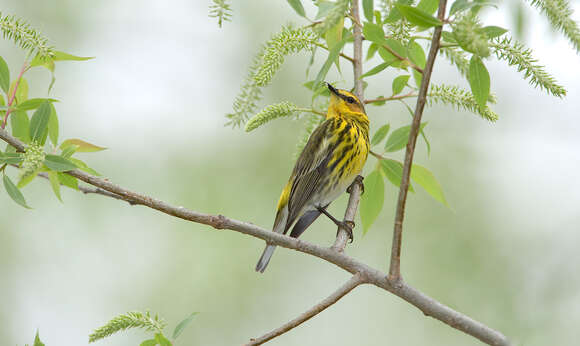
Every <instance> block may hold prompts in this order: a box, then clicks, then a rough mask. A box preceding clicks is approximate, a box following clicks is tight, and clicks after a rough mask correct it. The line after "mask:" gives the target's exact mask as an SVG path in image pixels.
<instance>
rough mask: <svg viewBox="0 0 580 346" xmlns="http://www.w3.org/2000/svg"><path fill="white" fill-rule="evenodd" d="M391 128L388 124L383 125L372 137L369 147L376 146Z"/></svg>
mask: <svg viewBox="0 0 580 346" xmlns="http://www.w3.org/2000/svg"><path fill="white" fill-rule="evenodd" d="M390 128H391V125H390V124H385V125H383V126H381V127H380V128H379V129H378V130H377V132H375V134H374V135H373V139H372V140H371V146H373V145H377V144H379V143H380V142H382V141H383V139H385V137H387V133H389V129H390Z"/></svg>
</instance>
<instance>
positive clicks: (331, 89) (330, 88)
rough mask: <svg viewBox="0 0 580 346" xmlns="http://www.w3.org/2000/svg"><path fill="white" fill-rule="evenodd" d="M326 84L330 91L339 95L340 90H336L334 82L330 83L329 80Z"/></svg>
mask: <svg viewBox="0 0 580 346" xmlns="http://www.w3.org/2000/svg"><path fill="white" fill-rule="evenodd" d="M326 86H328V90H330V92H332V93H333V94H334V95H337V96H338V90H336V88H335V87H333V86H332V84H330V83H328V82H327V83H326Z"/></svg>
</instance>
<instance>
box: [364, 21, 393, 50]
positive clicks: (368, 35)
mask: <svg viewBox="0 0 580 346" xmlns="http://www.w3.org/2000/svg"><path fill="white" fill-rule="evenodd" d="M363 34H364V36H365V39H367V40H369V41H372V42H375V43H377V44H378V45H379V46H382V45H385V44H386V41H387V40H386V39H385V31H384V30H383V27H382V26H380V25H377V24H374V23H368V22H367V23H365V24H364V26H363Z"/></svg>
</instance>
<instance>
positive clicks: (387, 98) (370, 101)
mask: <svg viewBox="0 0 580 346" xmlns="http://www.w3.org/2000/svg"><path fill="white" fill-rule="evenodd" d="M416 96H417V94H415V93H414V92H413V91H410V92H408V93H406V94H400V95H392V96H389V97H377V98H376V99H369V100H364V103H365V104H369V103H374V102H383V101H395V100H402V99H406V98H409V97H416Z"/></svg>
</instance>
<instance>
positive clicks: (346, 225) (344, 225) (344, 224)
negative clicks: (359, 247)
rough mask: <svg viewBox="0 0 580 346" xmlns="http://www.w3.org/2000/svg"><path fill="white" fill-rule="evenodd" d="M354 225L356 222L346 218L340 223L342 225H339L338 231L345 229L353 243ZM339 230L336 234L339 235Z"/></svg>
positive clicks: (350, 241)
mask: <svg viewBox="0 0 580 346" xmlns="http://www.w3.org/2000/svg"><path fill="white" fill-rule="evenodd" d="M354 226H355V224H354V222H353V221H350V220H344V221H342V222H341V223H340V225H338V227H339V229H338V232H340V230H341V229H343V230H344V231H345V232H346V233H347V234H348V240H349V241H348V242H349V243H352V242H353V240H354V236H353V233H352V229H353V228H354ZM338 232H337V234H336V235H338Z"/></svg>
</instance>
